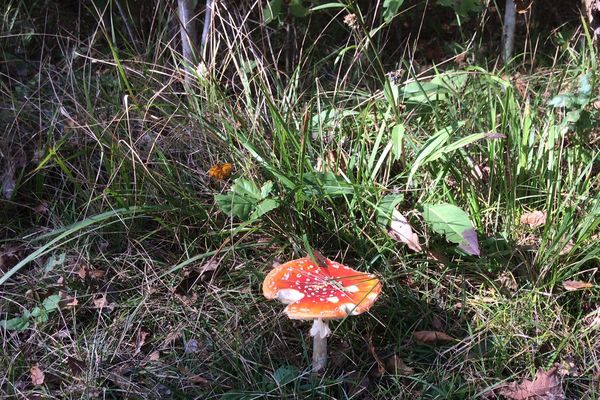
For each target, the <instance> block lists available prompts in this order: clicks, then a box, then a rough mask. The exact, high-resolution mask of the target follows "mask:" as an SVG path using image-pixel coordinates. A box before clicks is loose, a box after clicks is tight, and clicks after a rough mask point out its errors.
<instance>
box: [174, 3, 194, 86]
mask: <svg viewBox="0 0 600 400" xmlns="http://www.w3.org/2000/svg"><path fill="white" fill-rule="evenodd" d="M178 12H179V32H180V34H181V50H182V53H183V60H184V63H186V64H188V65H196V62H195V56H194V55H195V54H196V52H195V51H194V50H195V49H197V48H198V47H197V45H196V44H197V43H196V38H197V32H196V25H195V24H194V21H193V18H194V6H193V2H192V0H179V1H178ZM186 69H187V68H186ZM191 78H192V76H191V75H190V74H189V73H188V72H187V71H186V74H185V81H186V83H190V81H191Z"/></svg>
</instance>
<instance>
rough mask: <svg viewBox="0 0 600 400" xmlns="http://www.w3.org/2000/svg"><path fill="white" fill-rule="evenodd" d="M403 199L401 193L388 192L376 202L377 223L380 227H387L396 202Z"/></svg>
mask: <svg viewBox="0 0 600 400" xmlns="http://www.w3.org/2000/svg"><path fill="white" fill-rule="evenodd" d="M402 200H404V195H403V194H388V195H386V196H384V197H383V199H381V201H380V202H379V204H377V207H376V211H377V224H378V225H379V226H380V227H382V228H384V229H385V228H387V226H388V225H389V224H390V222H391V220H392V213H393V212H394V209H395V208H396V206H397V205H398V204H400V203H401V202H402Z"/></svg>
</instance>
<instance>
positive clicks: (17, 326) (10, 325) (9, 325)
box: [0, 317, 29, 332]
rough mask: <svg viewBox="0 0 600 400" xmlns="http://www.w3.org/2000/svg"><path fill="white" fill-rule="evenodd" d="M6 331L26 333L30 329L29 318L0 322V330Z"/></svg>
mask: <svg viewBox="0 0 600 400" xmlns="http://www.w3.org/2000/svg"><path fill="white" fill-rule="evenodd" d="M2 328H4V329H6V330H7V331H18V332H21V331H24V330H25V329H27V328H29V318H25V317H16V318H11V319H8V320H2V321H0V329H2Z"/></svg>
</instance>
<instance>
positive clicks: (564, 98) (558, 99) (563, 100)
mask: <svg viewBox="0 0 600 400" xmlns="http://www.w3.org/2000/svg"><path fill="white" fill-rule="evenodd" d="M548 104H549V105H551V106H552V107H554V108H563V107H564V108H570V107H572V106H573V104H575V96H573V95H572V94H568V93H567V94H559V95H557V96H554V97H553V98H552V99H550V101H549V102H548Z"/></svg>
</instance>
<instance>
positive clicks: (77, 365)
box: [67, 357, 86, 376]
mask: <svg viewBox="0 0 600 400" xmlns="http://www.w3.org/2000/svg"><path fill="white" fill-rule="evenodd" d="M67 364H69V368H70V369H71V373H72V374H73V376H79V375H81V373H82V372H83V371H85V367H86V365H85V363H84V362H83V361H80V360H78V359H76V358H75V357H68V358H67Z"/></svg>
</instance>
